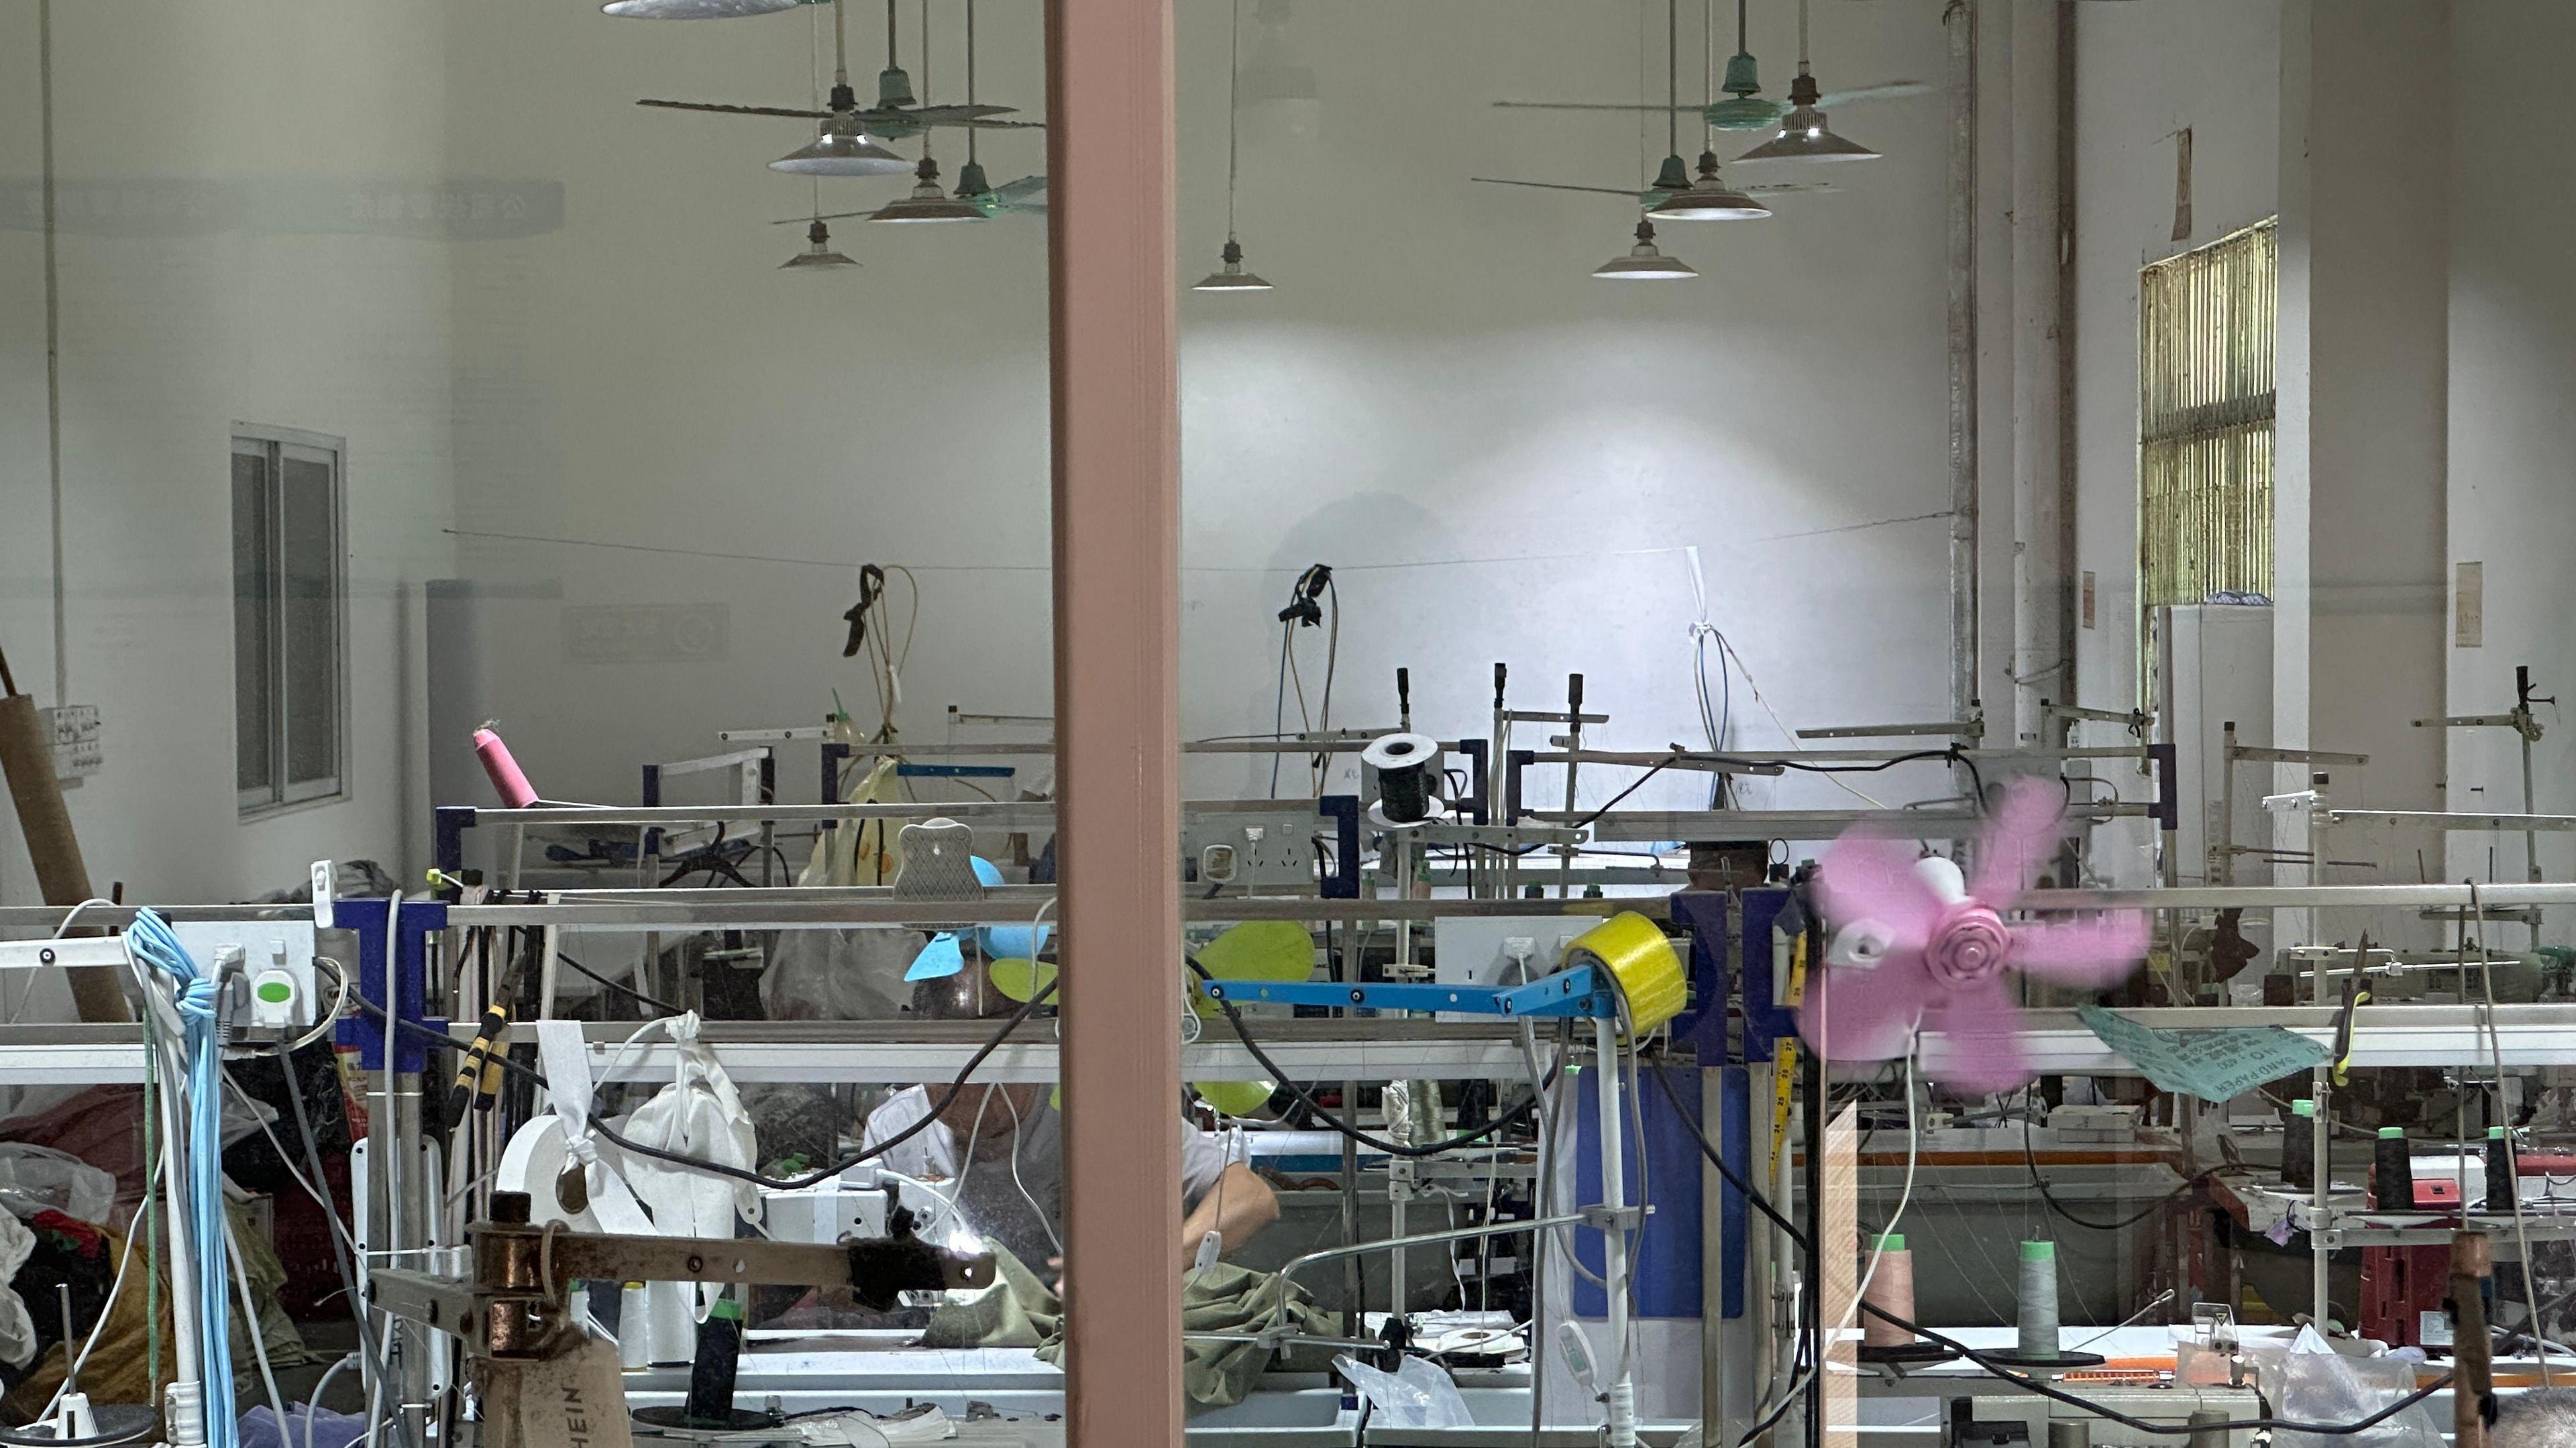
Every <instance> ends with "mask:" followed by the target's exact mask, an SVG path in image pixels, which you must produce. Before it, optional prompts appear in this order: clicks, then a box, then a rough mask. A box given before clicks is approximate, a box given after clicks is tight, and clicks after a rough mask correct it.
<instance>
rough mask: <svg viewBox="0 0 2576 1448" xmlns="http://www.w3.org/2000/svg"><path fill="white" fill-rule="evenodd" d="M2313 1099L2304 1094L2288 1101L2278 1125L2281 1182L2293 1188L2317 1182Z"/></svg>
mask: <svg viewBox="0 0 2576 1448" xmlns="http://www.w3.org/2000/svg"><path fill="white" fill-rule="evenodd" d="M2316 1120H2317V1103H2316V1102H2315V1101H2313V1100H2311V1099H2309V1098H2307V1097H2305V1096H2302V1097H2300V1098H2299V1099H2298V1100H2296V1101H2293V1102H2291V1103H2290V1117H2289V1120H2288V1122H2287V1123H2286V1124H2284V1125H2283V1126H2282V1128H2281V1184H2282V1185H2283V1186H2286V1187H2290V1188H2293V1189H2294V1190H2297V1191H2303V1192H2304V1191H2309V1190H2312V1189H2313V1188H2314V1187H2315V1186H2316V1184H2317V1134H2316Z"/></svg>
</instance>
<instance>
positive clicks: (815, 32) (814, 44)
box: [805, 0, 841, 221]
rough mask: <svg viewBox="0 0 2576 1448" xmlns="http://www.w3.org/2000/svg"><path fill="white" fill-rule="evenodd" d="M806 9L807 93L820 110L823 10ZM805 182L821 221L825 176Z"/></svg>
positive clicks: (836, 3) (837, 17)
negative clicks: (807, 33) (810, 189)
mask: <svg viewBox="0 0 2576 1448" xmlns="http://www.w3.org/2000/svg"><path fill="white" fill-rule="evenodd" d="M806 11H807V14H806V17H805V19H806V26H805V28H806V30H807V31H808V32H809V35H808V42H809V43H808V44H807V46H806V50H805V55H806V66H805V72H806V75H805V78H806V81H807V82H808V85H809V90H808V92H807V93H808V94H809V95H811V96H812V97H813V100H812V105H813V107H814V109H816V110H818V111H819V110H821V109H823V11H822V8H821V7H820V6H813V5H809V6H807V7H806ZM840 25H841V0H832V28H833V31H834V33H835V34H837V33H839V30H840ZM805 184H806V185H807V186H809V187H811V188H812V195H813V201H814V219H815V220H816V221H820V220H822V219H823V178H822V177H821V176H819V175H816V176H808V177H806V178H805Z"/></svg>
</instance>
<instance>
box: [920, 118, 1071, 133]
mask: <svg viewBox="0 0 2576 1448" xmlns="http://www.w3.org/2000/svg"><path fill="white" fill-rule="evenodd" d="M919 124H923V125H932V126H962V127H965V128H967V129H970V130H977V131H1043V130H1045V129H1046V122H1044V121H996V120H991V119H988V118H986V117H983V116H966V117H962V118H960V119H958V120H953V121H926V122H919Z"/></svg>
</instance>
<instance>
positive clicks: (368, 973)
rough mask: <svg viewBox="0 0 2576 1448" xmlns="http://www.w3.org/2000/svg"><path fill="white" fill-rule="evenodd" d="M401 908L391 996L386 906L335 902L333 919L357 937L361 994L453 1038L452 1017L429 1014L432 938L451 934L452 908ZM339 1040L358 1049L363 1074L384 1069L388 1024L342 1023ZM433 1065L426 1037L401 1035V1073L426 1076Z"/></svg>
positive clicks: (420, 903) (411, 903)
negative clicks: (432, 934)
mask: <svg viewBox="0 0 2576 1448" xmlns="http://www.w3.org/2000/svg"><path fill="white" fill-rule="evenodd" d="M398 908H399V910H400V912H401V917H400V925H401V928H400V929H399V930H398V931H397V932H396V935H397V937H398V938H397V939H396V941H395V942H394V944H395V949H394V980H393V989H392V990H391V991H390V992H388V991H387V990H386V989H385V943H386V942H385V926H386V925H387V924H388V923H389V922H388V921H387V919H386V916H387V914H388V912H387V910H386V909H385V902H384V901H382V900H338V901H334V902H332V906H331V918H332V919H334V920H337V921H340V922H342V923H343V924H344V925H345V927H346V928H347V929H349V930H352V931H354V932H356V934H357V937H358V981H357V986H358V994H360V995H362V996H364V997H366V998H367V999H368V1000H371V1001H374V1002H376V1003H378V1004H380V1005H382V1006H384V1007H385V1008H386V1009H387V1010H390V1011H392V1012H393V1013H394V1014H395V1015H396V1016H397V1017H398V1018H400V1019H402V1020H406V1021H410V1022H413V1023H414V1024H416V1025H420V1026H423V1027H426V1028H427V1029H429V1030H432V1031H436V1032H437V1033H438V1034H440V1035H442V1036H444V1035H446V1034H447V1019H446V1017H444V1016H432V1015H430V1014H428V1011H429V933H430V932H431V931H433V930H445V929H446V928H447V904H446V902H445V901H441V900H406V901H404V902H403V903H402V905H401V906H399V907H398ZM337 1039H338V1041H339V1043H340V1044H341V1045H343V1046H355V1047H357V1048H358V1064H359V1066H360V1067H362V1068H363V1069H365V1070H369V1071H381V1070H383V1069H384V1064H385V1026H384V1022H383V1021H381V1020H378V1019H376V1018H374V1017H371V1016H364V1015H361V1016H356V1017H353V1018H351V1019H348V1020H344V1021H342V1022H340V1030H339V1034H338V1037H337ZM428 1060H429V1049H428V1046H427V1045H426V1044H425V1043H424V1041H423V1040H422V1038H421V1037H419V1036H416V1035H406V1034H402V1033H399V1032H397V1033H396V1035H395V1037H394V1069H395V1070H396V1071H420V1070H423V1069H425V1068H426V1066H427V1063H428Z"/></svg>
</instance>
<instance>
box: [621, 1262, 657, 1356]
mask: <svg viewBox="0 0 2576 1448" xmlns="http://www.w3.org/2000/svg"><path fill="white" fill-rule="evenodd" d="M617 1365H618V1366H619V1367H621V1368H626V1369H628V1370H630V1371H632V1370H634V1369H637V1368H649V1367H651V1366H652V1365H653V1309H652V1306H651V1304H650V1303H649V1302H648V1301H647V1300H646V1298H645V1295H644V1284H643V1283H641V1282H629V1283H627V1284H626V1285H625V1286H623V1287H621V1288H619V1289H618V1292H617Z"/></svg>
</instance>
